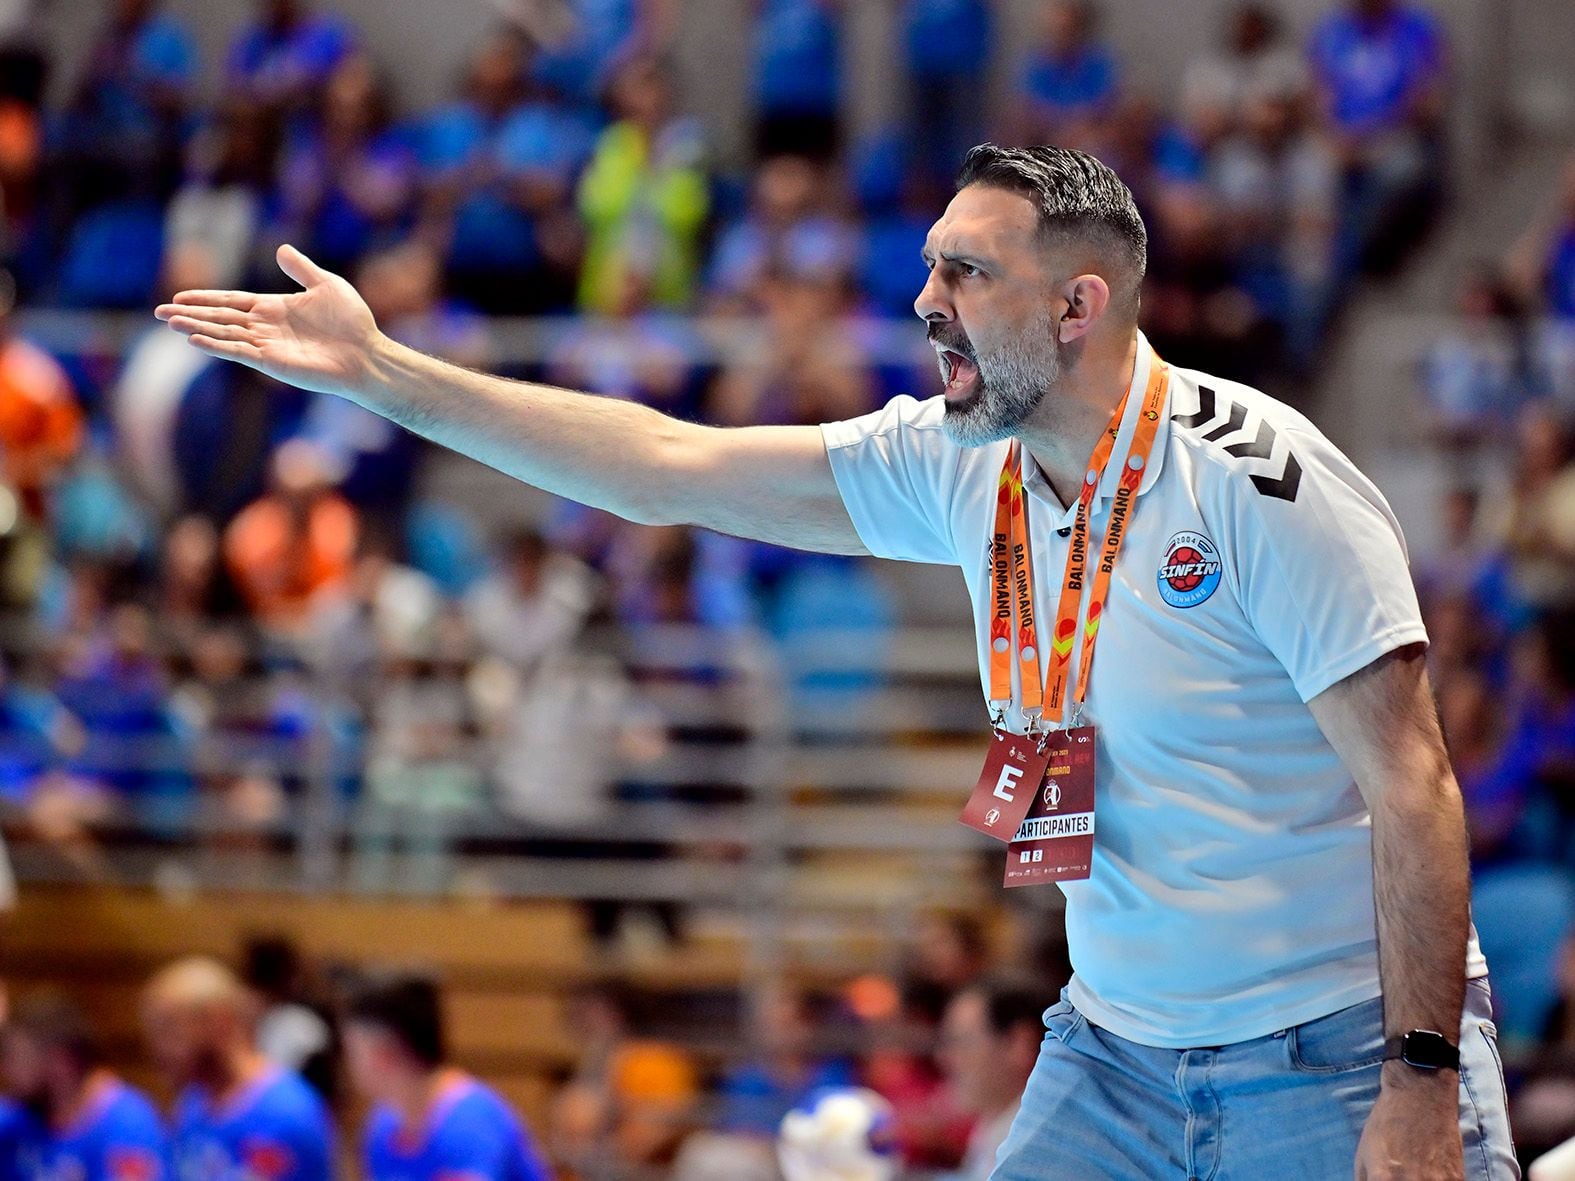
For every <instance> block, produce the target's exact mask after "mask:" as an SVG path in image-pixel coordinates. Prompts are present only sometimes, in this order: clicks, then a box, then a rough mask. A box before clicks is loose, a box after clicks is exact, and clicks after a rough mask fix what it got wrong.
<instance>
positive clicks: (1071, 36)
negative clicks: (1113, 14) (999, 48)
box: [1017, 0, 1118, 147]
mask: <svg viewBox="0 0 1575 1181" xmlns="http://www.w3.org/2000/svg"><path fill="white" fill-rule="evenodd" d="M1098 24H1099V14H1098V12H1097V10H1096V9H1095V7H1094V5H1093V3H1092V0H1059V2H1058V3H1055V4H1052V5H1050V6H1049V7H1047V8H1046V9H1045V12H1044V25H1043V32H1042V34H1041V40H1040V43H1039V45H1038V46H1037V47H1035V49H1034V50H1033V52H1032V54H1031V55H1030V56H1029V58H1028V61H1027V63H1026V64H1025V65H1024V67H1023V72H1022V75H1021V77H1020V79H1019V81H1018V115H1017V120H1018V123H1019V124H1020V126H1019V128H1018V134H1019V136H1020V137H1021V138H1022V139H1023V140H1024V141H1025V142H1030V143H1054V144H1062V145H1065V146H1067V147H1085V146H1095V145H1097V141H1098V139H1099V132H1100V124H1101V122H1102V121H1103V120H1104V119H1105V118H1106V117H1107V116H1108V115H1109V113H1110V110H1111V107H1112V106H1113V105H1114V103H1115V98H1116V86H1117V82H1118V77H1117V69H1116V60H1115V55H1114V54H1113V53H1112V51H1111V49H1110V47H1109V46H1108V45H1106V44H1105V43H1104V42H1103V41H1100V40H1099V39H1098V36H1097V34H1098V31H1099V29H1098Z"/></svg>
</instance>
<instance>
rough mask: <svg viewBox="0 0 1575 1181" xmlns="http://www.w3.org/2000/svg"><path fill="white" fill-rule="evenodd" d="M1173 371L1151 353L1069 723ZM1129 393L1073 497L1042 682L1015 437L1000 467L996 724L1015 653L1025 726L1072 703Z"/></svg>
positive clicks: (1056, 718) (994, 570) (993, 654)
mask: <svg viewBox="0 0 1575 1181" xmlns="http://www.w3.org/2000/svg"><path fill="white" fill-rule="evenodd" d="M1168 376H1169V371H1168V369H1167V367H1166V366H1165V363H1164V362H1163V361H1161V360H1160V359H1159V357H1158V356H1157V355H1156V354H1155V353H1154V352H1153V351H1152V350H1150V352H1149V372H1148V388H1147V389H1146V390H1145V391H1144V395H1143V410H1142V413H1141V414H1139V415H1138V421H1137V429H1136V430H1135V431H1134V432H1133V435H1132V444H1131V446H1130V447H1128V448H1127V455H1126V459H1125V460H1124V461H1123V463H1122V465H1121V480H1120V483H1119V484H1118V485H1117V487H1116V492H1115V496H1114V498H1113V500H1112V502H1111V507H1110V520H1109V521H1108V522H1107V523H1106V526H1105V540H1104V545H1103V547H1102V548H1101V551H1100V555H1099V565H1098V566H1097V567H1096V568H1095V570H1094V585H1093V591H1092V594H1091V597H1090V598H1089V603H1088V622H1087V623H1086V624H1084V625H1083V628H1082V629H1081V630H1082V633H1083V639H1082V644H1081V655H1080V657H1079V660H1078V672H1077V689H1076V691H1075V694H1074V696H1073V698H1072V724H1073V725H1076V724H1077V715H1078V714H1079V713H1080V712H1081V710H1082V705H1083V700H1084V698H1085V697H1086V696H1087V694H1088V674H1089V671H1090V670H1091V669H1092V668H1093V663H1094V643H1095V641H1096V640H1097V639H1098V637H1099V623H1100V617H1101V616H1102V615H1103V613H1104V609H1105V599H1106V598H1107V597H1108V596H1109V593H1110V575H1111V574H1112V573H1113V572H1114V570H1115V568H1116V557H1117V555H1118V554H1120V552H1121V543H1122V542H1123V541H1124V540H1126V532H1127V524H1128V522H1129V520H1130V518H1131V515H1132V508H1133V505H1134V504H1135V502H1136V498H1137V490H1138V487H1139V485H1141V484H1142V482H1143V471H1144V469H1145V468H1146V467H1147V466H1148V459H1149V454H1150V452H1152V451H1153V449H1154V440H1155V438H1156V437H1157V436H1158V434H1159V416H1160V413H1161V411H1162V410H1163V409H1164V403H1165V388H1166V384H1167V378H1168ZM1130 392H1131V391H1130V390H1129V391H1128V393H1127V394H1123V395H1122V397H1121V402H1120V404H1119V405H1117V406H1116V410H1115V413H1114V414H1112V415H1111V416H1110V424H1109V426H1108V427H1106V429H1105V430H1104V431H1103V432H1101V434H1100V436H1099V441H1098V442H1097V443H1095V444H1094V453H1093V454H1092V455H1091V456H1089V460H1088V475H1087V476H1086V477H1085V479H1084V481H1083V487H1082V490H1081V492H1080V493H1079V495H1078V498H1077V518H1076V522H1075V523H1074V525H1073V526H1072V540H1071V544H1070V545H1069V546H1068V547H1067V554H1066V574H1065V577H1064V578H1063V580H1062V584H1061V601H1060V603H1059V605H1058V606H1057V609H1056V621H1055V631H1054V632H1052V633H1051V635H1052V640H1051V645H1050V662H1049V676H1048V678H1047V680H1041V676H1040V671H1039V645H1038V638H1037V637H1038V629H1037V627H1036V624H1035V619H1034V572H1033V552H1032V549H1031V548H1030V545H1029V540H1028V499H1027V497H1025V496H1024V495H1023V461H1022V450H1021V447H1020V446H1019V445H1018V444H1017V443H1015V442H1014V443H1013V444H1012V447H1011V450H1010V451H1009V452H1008V453H1007V456H1006V463H1005V465H1004V466H1003V467H1002V468H1001V479H1000V483H999V485H998V488H997V493H996V505H995V531H994V532H993V533H992V534H991V535H990V579H991V594H990V603H991V612H992V613H991V618H990V705H991V707H992V709H993V711H994V713H995V716H996V719H997V723H999V721H1000V720H1001V719H1002V718H1003V717H1004V716H1005V710H1006V706H1007V705H1009V704H1010V703H1011V700H1012V658H1013V650H1014V649H1015V655H1016V658H1017V664H1018V671H1019V676H1020V677H1021V680H1022V689H1023V712H1024V713H1025V714H1027V715H1029V727H1030V729H1032V728H1033V726H1034V721H1035V718H1047V719H1048V720H1050V721H1052V722H1054V723H1057V724H1059V723H1060V721H1061V718H1062V715H1063V713H1064V709H1065V704H1066V696H1067V694H1066V684H1067V679H1068V675H1069V673H1070V671H1071V667H1070V666H1071V656H1072V640H1073V637H1074V636H1076V635H1077V633H1078V630H1079V629H1078V618H1079V616H1080V614H1081V609H1082V603H1083V585H1084V579H1085V577H1086V575H1087V572H1088V523H1089V513H1090V510H1091V509H1092V507H1093V503H1094V496H1095V495H1096V494H1097V493H1098V491H1099V483H1100V481H1101V480H1102V479H1103V478H1104V474H1105V468H1106V466H1107V465H1108V464H1109V463H1110V455H1111V452H1112V451H1113V450H1114V449H1115V445H1116V436H1117V435H1118V434H1119V433H1120V430H1121V420H1122V418H1123V417H1124V416H1125V414H1126V408H1127V398H1128V396H1129V394H1130ZM1014 615H1015V617H1016V622H1017V627H1016V630H1015V639H1016V643H1015V644H1014V643H1013V637H1014V631H1013V627H1012V622H1013V617H1014Z"/></svg>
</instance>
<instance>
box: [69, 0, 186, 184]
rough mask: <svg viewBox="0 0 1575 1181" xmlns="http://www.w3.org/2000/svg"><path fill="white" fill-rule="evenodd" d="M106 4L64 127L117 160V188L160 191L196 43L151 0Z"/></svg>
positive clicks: (168, 177) (175, 155) (167, 178)
mask: <svg viewBox="0 0 1575 1181" xmlns="http://www.w3.org/2000/svg"><path fill="white" fill-rule="evenodd" d="M110 9H111V11H110V16H109V20H108V21H107V22H106V23H105V25H104V28H103V30H102V31H101V32H100V34H99V36H98V40H97V41H96V42H95V43H94V45H93V47H92V49H91V50H89V53H88V59H87V62H86V64H85V65H84V67H83V70H82V74H81V77H80V79H79V81H78V83H77V88H76V94H75V98H74V101H73V102H72V104H71V117H70V122H69V126H70V129H71V130H70V134H71V136H72V138H73V139H75V140H76V141H77V142H78V144H79V145H80V146H82V147H85V148H86V149H87V150H88V151H90V152H92V153H93V154H95V155H97V154H98V153H102V158H103V160H104V162H106V163H113V164H114V165H118V168H117V172H116V175H117V177H118V178H119V179H121V181H122V183H123V185H124V186H125V187H128V188H129V187H132V186H137V187H139V188H140V189H141V191H143V192H149V191H152V192H154V193H156V194H157V195H159V196H163V195H165V194H166V193H167V192H168V190H169V188H170V187H171V186H172V185H173V183H174V181H175V179H176V177H175V174H174V171H173V169H174V167H175V166H176V165H177V164H178V161H179V149H180V140H181V135H182V131H183V126H182V120H183V118H184V115H185V109H186V102H187V100H188V98H189V91H190V88H191V84H192V81H193V79H194V75H195V72H196V64H197V54H196V49H195V46H194V45H193V43H192V40H191V36H190V35H189V34H188V33H187V32H186V30H185V28H183V27H182V26H181V25H180V23H179V22H177V21H176V20H174V19H173V18H171V17H169V16H166V15H163V14H161V13H159V12H158V11H157V2H156V0H115V3H114V4H112V5H110ZM83 141H86V142H85V143H84V142H83ZM155 172H156V173H157V174H158V175H156V176H155V175H153V174H154V173H155ZM154 182H159V183H154Z"/></svg>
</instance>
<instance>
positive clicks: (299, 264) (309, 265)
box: [274, 242, 330, 287]
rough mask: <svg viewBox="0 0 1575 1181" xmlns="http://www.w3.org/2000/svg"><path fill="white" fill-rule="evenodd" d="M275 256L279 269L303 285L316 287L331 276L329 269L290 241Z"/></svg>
mask: <svg viewBox="0 0 1575 1181" xmlns="http://www.w3.org/2000/svg"><path fill="white" fill-rule="evenodd" d="M274 257H275V258H276V259H278V260H279V269H280V270H281V271H283V272H284V273H285V274H287V275H289V276H290V278H292V279H294V280H295V281H296V282H297V283H299V284H300V285H301V286H302V287H315V286H317V285H318V284H319V283H321V282H323V281H324V280H326V279H328V278H329V277H330V276H329V273H328V272H327V271H325V270H323V268H322V267H320V266H318V265H317V264H316V263H315V262H313V261H312V260H311V259H309V258H307V257H306V255H304V254H302V253H301V252H300V251H299V250H297V249H296V248H295V247H294V246H291V245H290V244H289V243H288V242H286V243H285V244H284V245H283V246H281V247H279V249H278V250H277V251H276V252H275V254H274Z"/></svg>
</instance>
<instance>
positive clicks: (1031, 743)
mask: <svg viewBox="0 0 1575 1181" xmlns="http://www.w3.org/2000/svg"><path fill="white" fill-rule="evenodd" d="M1044 737H1046V738H1052V739H1053V738H1055V737H1057V736H1056V735H1045V736H1044ZM1051 749H1052V748H1051V746H1050V745H1049V744H1048V743H1044V742H1041V739H1040V738H1039V737H1036V736H1035V735H1032V734H1027V735H1024V734H1011V733H1008V732H1007V731H1005V730H1002V729H1000V728H997V729H996V730H995V732H994V733H993V734H992V735H991V736H990V749H989V752H988V753H987V754H986V755H985V756H984V770H982V771H980V772H979V782H977V783H975V784H974V785H973V794H972V795H970V796H969V797H968V803H967V804H966V805H964V807H963V811H962V815H961V816H959V817H958V819H959V820H961V821H962V822H963V823H964V824H966V825H967V826H968V827H969V828H971V829H974V830H976V831H978V832H982V833H984V835H985V836H987V837H994V838H995V839H996V840H998V841H1009V840H1011V839H1012V834H1013V833H1014V832H1016V831H1017V829H1018V827H1019V826H1020V825H1021V824H1022V822H1023V817H1024V816H1026V815H1028V809H1029V808H1030V807H1031V806H1032V805H1033V802H1034V792H1035V791H1037V790H1038V787H1039V784H1040V783H1041V782H1042V781H1043V779H1044V775H1045V768H1046V767H1047V766H1048V765H1049V763H1050V752H1051Z"/></svg>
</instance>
